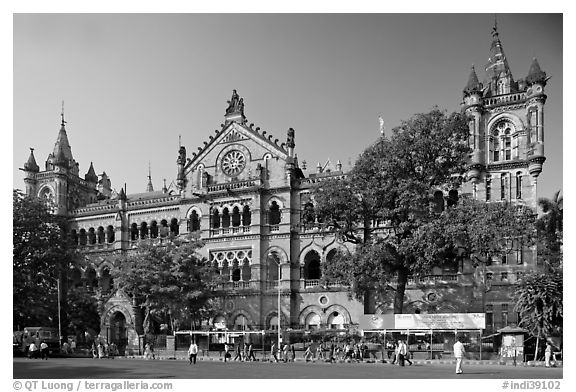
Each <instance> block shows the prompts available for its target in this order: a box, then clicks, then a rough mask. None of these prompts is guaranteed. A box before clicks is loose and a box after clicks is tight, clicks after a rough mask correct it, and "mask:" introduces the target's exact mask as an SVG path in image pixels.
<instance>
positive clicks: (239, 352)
mask: <svg viewBox="0 0 576 392" xmlns="http://www.w3.org/2000/svg"><path fill="white" fill-rule="evenodd" d="M233 348H234V345H231V344H228V343H224V362H227V361H228V360H232V353H231V351H232V349H233ZM235 353H236V356H235V357H234V361H242V362H244V361H246V362H248V361H256V360H257V359H256V355H255V354H254V346H253V345H252V343H250V344H248V343H244V344H242V343H238V344H237V345H236V350H235Z"/></svg>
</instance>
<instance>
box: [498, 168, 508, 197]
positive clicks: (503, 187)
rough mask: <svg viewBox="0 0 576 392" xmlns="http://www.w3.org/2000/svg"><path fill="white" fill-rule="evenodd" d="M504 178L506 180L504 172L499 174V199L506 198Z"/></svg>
mask: <svg viewBox="0 0 576 392" xmlns="http://www.w3.org/2000/svg"><path fill="white" fill-rule="evenodd" d="M506 180H507V178H506V174H505V173H502V174H501V175H500V199H501V200H504V199H506V185H507V184H506V182H507V181H506Z"/></svg>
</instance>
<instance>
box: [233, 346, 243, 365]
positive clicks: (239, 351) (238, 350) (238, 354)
mask: <svg viewBox="0 0 576 392" xmlns="http://www.w3.org/2000/svg"><path fill="white" fill-rule="evenodd" d="M241 344H242V343H238V345H237V346H236V356H235V357H234V360H235V361H236V360H240V361H242V348H240V345H241Z"/></svg>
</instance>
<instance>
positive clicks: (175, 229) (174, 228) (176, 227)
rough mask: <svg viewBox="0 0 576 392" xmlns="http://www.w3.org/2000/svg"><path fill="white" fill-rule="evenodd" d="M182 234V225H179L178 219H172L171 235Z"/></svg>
mask: <svg viewBox="0 0 576 392" xmlns="http://www.w3.org/2000/svg"><path fill="white" fill-rule="evenodd" d="M179 233H180V225H179V224H178V219H176V218H172V220H171V221H170V234H172V235H178V234H179Z"/></svg>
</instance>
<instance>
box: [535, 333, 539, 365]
mask: <svg viewBox="0 0 576 392" xmlns="http://www.w3.org/2000/svg"><path fill="white" fill-rule="evenodd" d="M539 345H540V336H536V350H534V361H537V360H538V346H539Z"/></svg>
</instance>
